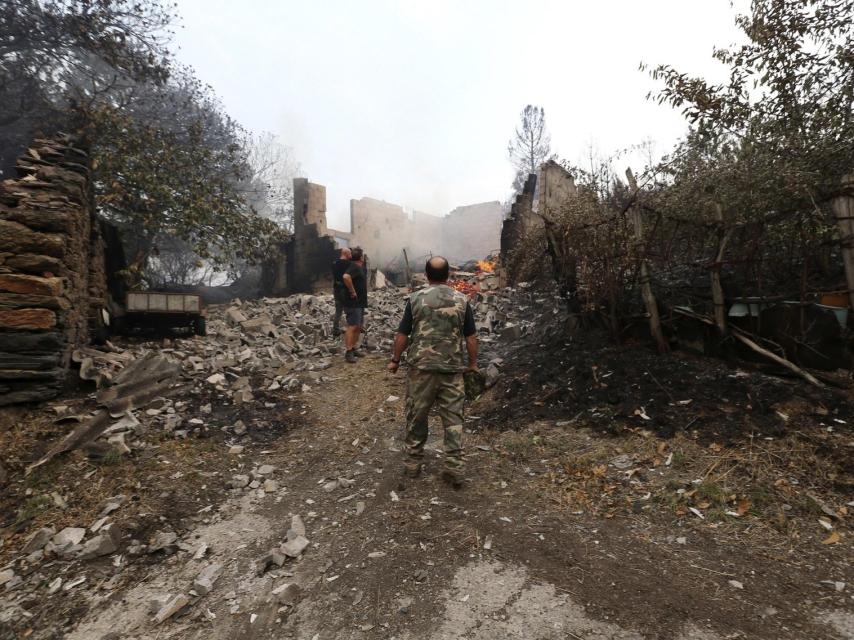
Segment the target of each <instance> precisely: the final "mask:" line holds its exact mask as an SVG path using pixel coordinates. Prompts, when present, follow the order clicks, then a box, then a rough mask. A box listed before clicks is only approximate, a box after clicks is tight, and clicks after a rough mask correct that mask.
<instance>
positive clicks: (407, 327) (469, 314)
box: [397, 300, 477, 338]
mask: <svg viewBox="0 0 854 640" xmlns="http://www.w3.org/2000/svg"><path fill="white" fill-rule="evenodd" d="M397 332H398V333H402V334H403V335H406V336H408V335H409V334H411V333H412V305H410V304H409V300H407V301H406V308H405V309H404V310H403V318H402V319H401V320H400V326H399V327H398V328H397ZM476 333H477V326H476V325H475V323H474V311H472V309H471V305H470V304H469V303H468V302H467V303H466V316H465V319H464V320H463V335H464V336H465V337H466V338H468V337H469V336H473V335H474V334H476Z"/></svg>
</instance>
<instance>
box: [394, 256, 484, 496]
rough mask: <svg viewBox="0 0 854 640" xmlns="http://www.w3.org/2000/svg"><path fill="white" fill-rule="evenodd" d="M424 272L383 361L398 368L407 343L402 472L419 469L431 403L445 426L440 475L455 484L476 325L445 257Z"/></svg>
mask: <svg viewBox="0 0 854 640" xmlns="http://www.w3.org/2000/svg"><path fill="white" fill-rule="evenodd" d="M425 272H426V274H427V282H428V286H427V287H426V288H424V289H422V290H420V291H416V292H415V293H413V294H412V295H411V296H410V298H409V302H407V303H406V309H405V310H404V312H403V319H402V320H401V322H400V326H399V327H398V330H397V336H396V337H395V340H394V352H393V354H392V357H391V361H390V362H389V363H388V369H389V371H391V372H392V373H395V372H397V370H398V368H399V367H400V358H401V356H402V355H403V351H404V350H405V349H406V348H407V345H408V346H409V349H408V351H407V353H406V361H407V363H408V364H409V376H408V378H407V390H406V459H405V462H404V466H403V472H404V474H405V475H407V476H409V477H412V478H414V477H417V476H418V475H419V474H420V473H421V468H422V461H423V458H424V444H425V443H426V442H427V418H428V416H429V414H430V409H431V408H432V407H433V406H434V405H435V406H436V409H437V411H438V412H439V417H440V418H441V419H442V426H443V427H444V429H445V442H444V444H445V464H444V467H443V470H442V478H443V479H444V480H445V481H447V482H449V483H450V484H451V485H452V486H454V487H455V488H459V487H461V486H462V484H463V479H464V461H463V445H462V437H463V402H464V400H465V395H466V394H465V383H464V382H463V372H464V371H466V370H470V371H476V370H477V328H476V327H475V323H474V313H473V312H472V309H471V305H470V304H469V301H468V298H467V297H466V296H465V295H463V294H462V293H460V292H459V291H457V290H456V289H453V288H452V287H449V286H448V284H447V282H448V275H449V273H450V266H449V264H448V261H447V260H445V258H442V257H440V256H437V257H435V258H431V259H430V260H428V261H427V265H426V267H425ZM463 343H465V350H466V352H467V354H468V359H467V361H466V360H465V359H464V357H463Z"/></svg>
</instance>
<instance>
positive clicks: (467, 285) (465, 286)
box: [448, 279, 480, 298]
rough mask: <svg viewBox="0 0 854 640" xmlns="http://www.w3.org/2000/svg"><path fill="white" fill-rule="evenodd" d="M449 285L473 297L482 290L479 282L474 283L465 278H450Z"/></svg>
mask: <svg viewBox="0 0 854 640" xmlns="http://www.w3.org/2000/svg"><path fill="white" fill-rule="evenodd" d="M448 286H450V287H453V288H454V289H456V290H457V291H459V292H460V293H464V294H466V295H467V296H469V297H472V298H473V297H474V296H475V295H476V294H477V292H478V291H480V287H479V286H478V285H477V284H473V283H471V282H467V281H465V280H454V279H452V280H448Z"/></svg>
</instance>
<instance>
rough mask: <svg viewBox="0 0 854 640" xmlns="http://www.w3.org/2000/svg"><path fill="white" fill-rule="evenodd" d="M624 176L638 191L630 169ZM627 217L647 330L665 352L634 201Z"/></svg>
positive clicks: (666, 349)
mask: <svg viewBox="0 0 854 640" xmlns="http://www.w3.org/2000/svg"><path fill="white" fill-rule="evenodd" d="M626 178H628V180H629V186H630V187H631V189H632V191H634V192H635V193H638V183H637V180H635V175H634V173H632V170H631V169H626ZM628 214H629V217H630V219H631V221H632V226H633V228H634V235H635V241H634V248H635V252H636V255H637V261H638V269H639V271H640V278H639V283H640V288H641V296H642V297H643V303H644V306H645V307H646V313H647V316H648V317H649V332H650V333H651V334H652V338H653V340H655V345H656V347H657V348H658V352H659V353H667V352H668V351H670V347H668V345H667V341H666V340H665V339H664V332H663V331H662V330H661V317H660V316H659V314H658V303H657V302H656V300H655V295H654V294H653V293H652V285H651V284H650V269H649V264H648V263H647V259H646V243H645V241H644V235H643V217H642V212H641V208H640V207H639V206H638V205H637V203H636V202H635V203H634V204H632V206H631V207H630V208H629V210H628Z"/></svg>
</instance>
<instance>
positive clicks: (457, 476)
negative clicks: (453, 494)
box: [441, 469, 465, 489]
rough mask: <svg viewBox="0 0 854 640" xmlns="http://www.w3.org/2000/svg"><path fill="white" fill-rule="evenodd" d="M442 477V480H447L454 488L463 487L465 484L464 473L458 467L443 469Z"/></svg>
mask: <svg viewBox="0 0 854 640" xmlns="http://www.w3.org/2000/svg"><path fill="white" fill-rule="evenodd" d="M441 477H442V480H444V481H445V482H447V483H448V484H449V485H451V486H452V487H453V488H454V489H462V487H463V485H464V484H465V478H464V477H463V474H462V473H461V472H459V471H457V470H456V469H443V470H442V475H441Z"/></svg>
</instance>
